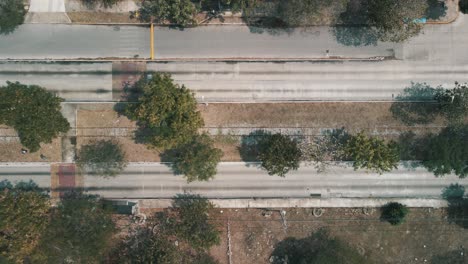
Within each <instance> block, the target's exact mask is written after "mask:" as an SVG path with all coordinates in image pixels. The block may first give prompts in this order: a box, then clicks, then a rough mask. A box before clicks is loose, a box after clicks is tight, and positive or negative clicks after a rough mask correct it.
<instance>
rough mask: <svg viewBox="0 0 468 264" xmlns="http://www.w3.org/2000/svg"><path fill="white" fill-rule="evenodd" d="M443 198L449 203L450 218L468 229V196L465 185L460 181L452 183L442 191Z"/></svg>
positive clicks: (448, 213)
mask: <svg viewBox="0 0 468 264" xmlns="http://www.w3.org/2000/svg"><path fill="white" fill-rule="evenodd" d="M442 198H444V199H445V200H446V201H447V203H448V208H447V215H448V220H449V221H450V222H452V223H455V224H457V225H458V226H460V227H462V228H464V229H468V197H466V196H465V187H463V186H462V185H459V184H458V183H457V184H450V186H448V187H446V188H444V190H443V191H442Z"/></svg>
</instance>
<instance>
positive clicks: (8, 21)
mask: <svg viewBox="0 0 468 264" xmlns="http://www.w3.org/2000/svg"><path fill="white" fill-rule="evenodd" d="M25 14H26V11H25V10H24V4H23V0H2V1H0V34H9V33H12V32H13V31H14V30H15V29H16V28H17V27H18V26H19V25H21V24H23V22H24V15H25Z"/></svg>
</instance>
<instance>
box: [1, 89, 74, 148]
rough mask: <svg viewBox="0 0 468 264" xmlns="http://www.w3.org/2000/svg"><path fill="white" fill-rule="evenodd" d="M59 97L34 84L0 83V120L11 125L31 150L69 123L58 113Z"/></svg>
mask: <svg viewBox="0 0 468 264" xmlns="http://www.w3.org/2000/svg"><path fill="white" fill-rule="evenodd" d="M61 102H63V99H62V98H60V97H57V96H55V95H53V94H52V93H51V92H48V91H46V90H45V89H44V88H42V87H39V86H36V85H23V84H20V83H19V82H15V83H12V82H7V86H2V87H0V123H2V124H6V125H8V126H11V127H13V128H14V129H15V130H16V131H17V133H18V136H19V138H20V140H21V144H23V146H25V147H27V148H28V149H29V150H30V151H31V152H35V151H37V150H39V148H40V144H41V143H50V142H51V141H52V139H53V138H55V137H57V136H58V135H59V134H60V133H65V132H67V131H68V130H69V129H70V124H69V123H68V121H67V119H65V118H64V117H63V115H62V113H60V109H61V107H60V103H61Z"/></svg>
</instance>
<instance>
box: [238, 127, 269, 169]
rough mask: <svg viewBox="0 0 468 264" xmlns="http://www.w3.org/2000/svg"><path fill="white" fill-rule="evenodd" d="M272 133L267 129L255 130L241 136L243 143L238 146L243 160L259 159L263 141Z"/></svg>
mask: <svg viewBox="0 0 468 264" xmlns="http://www.w3.org/2000/svg"><path fill="white" fill-rule="evenodd" d="M269 136H271V133H270V132H268V131H265V130H255V131H252V132H251V133H250V134H248V135H244V136H242V137H241V145H240V146H239V147H238V150H239V153H240V156H241V159H242V161H244V162H255V161H258V158H257V157H258V153H259V152H260V151H261V148H262V145H263V142H264V140H265V138H266V137H269Z"/></svg>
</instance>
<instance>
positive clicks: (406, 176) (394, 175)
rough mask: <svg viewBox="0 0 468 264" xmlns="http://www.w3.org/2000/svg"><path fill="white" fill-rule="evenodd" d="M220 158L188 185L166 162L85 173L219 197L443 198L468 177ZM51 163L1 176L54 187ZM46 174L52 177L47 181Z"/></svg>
mask: <svg viewBox="0 0 468 264" xmlns="http://www.w3.org/2000/svg"><path fill="white" fill-rule="evenodd" d="M246 165H247V164H245V163H221V164H220V165H219V167H218V175H217V176H216V178H215V179H214V180H212V181H209V182H194V183H190V184H187V183H186V182H185V180H184V179H183V178H182V177H181V176H174V175H173V173H172V172H171V170H170V169H169V168H168V167H167V166H166V165H163V164H130V165H129V167H128V168H127V169H126V170H125V172H124V173H122V174H121V175H119V176H117V177H116V178H112V179H104V178H100V177H95V176H85V177H84V187H85V189H86V190H87V191H88V192H89V193H94V194H99V195H101V196H103V197H106V198H119V199H124V198H128V199H139V198H170V197H173V196H174V195H176V194H178V193H183V192H184V191H189V192H194V193H198V194H200V195H203V196H206V197H216V198H251V197H257V198H262V197H263V198H283V197H290V198H307V197H311V195H313V196H316V195H320V196H321V197H323V198H356V197H357V198H369V197H372V198H438V197H440V194H441V192H442V190H443V188H444V187H446V186H448V185H450V184H451V183H456V182H458V183H460V184H462V185H464V186H465V187H468V179H458V178H457V177H455V176H446V177H443V178H436V177H434V175H433V174H431V173H429V172H427V171H426V170H424V169H415V170H413V169H405V168H401V169H399V170H396V171H393V172H391V173H386V174H383V175H378V174H374V173H366V172H363V171H354V170H353V169H352V168H350V167H341V166H334V167H330V168H329V170H328V171H327V172H325V173H320V174H319V173H317V172H316V170H315V168H314V167H313V166H303V167H301V168H300V169H299V170H298V171H296V172H292V173H290V174H288V175H287V176H286V177H285V178H281V177H278V176H269V175H268V174H267V173H266V172H265V171H263V170H261V169H259V168H257V167H256V165H250V166H246ZM47 172H48V171H47V167H36V166H34V165H27V166H13V167H5V166H0V181H1V180H3V179H10V180H11V181H18V180H29V179H32V180H34V181H36V182H38V184H39V185H40V186H41V187H44V188H49V187H50V177H47V175H46V174H47ZM46 179H49V182H47V180H46Z"/></svg>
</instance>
